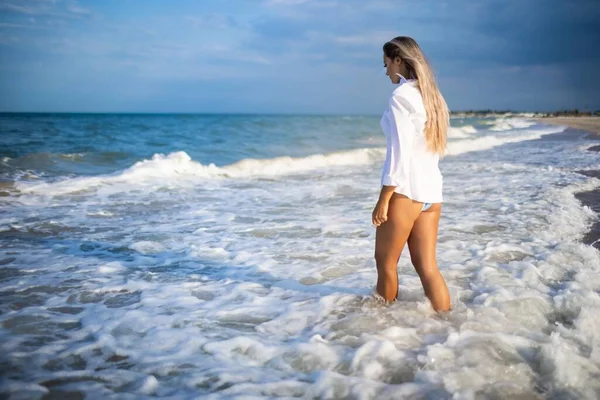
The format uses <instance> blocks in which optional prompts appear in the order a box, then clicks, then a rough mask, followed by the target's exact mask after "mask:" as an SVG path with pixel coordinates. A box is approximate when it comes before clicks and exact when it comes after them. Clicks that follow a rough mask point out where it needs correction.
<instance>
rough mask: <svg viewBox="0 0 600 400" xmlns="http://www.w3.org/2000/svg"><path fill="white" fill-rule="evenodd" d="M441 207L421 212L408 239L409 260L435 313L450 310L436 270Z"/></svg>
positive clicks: (440, 275)
mask: <svg viewBox="0 0 600 400" xmlns="http://www.w3.org/2000/svg"><path fill="white" fill-rule="evenodd" d="M441 209H442V205H441V204H434V205H432V206H431V207H430V208H429V209H428V210H427V211H423V212H422V213H421V215H419V217H418V218H417V219H416V221H415V222H414V224H413V227H412V231H411V233H410V236H409V237H408V249H409V251H410V259H411V261H412V264H413V266H414V267H415V270H416V271H417V273H418V274H419V278H421V283H422V284H423V289H424V290H425V295H426V296H427V298H429V300H430V301H431V305H432V306H433V309H434V310H436V311H447V310H449V309H450V293H448V286H446V281H445V280H444V277H443V276H442V274H441V273H440V271H439V270H438V266H437V260H436V243H437V235H438V226H439V222H440V213H441Z"/></svg>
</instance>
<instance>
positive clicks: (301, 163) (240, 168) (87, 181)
mask: <svg viewBox="0 0 600 400" xmlns="http://www.w3.org/2000/svg"><path fill="white" fill-rule="evenodd" d="M464 128H466V129H463V131H461V132H465V134H466V132H468V131H469V130H470V128H469V127H464ZM473 130H474V128H473ZM562 130H563V128H562V127H547V128H544V129H535V130H530V131H526V132H523V131H521V132H519V134H517V135H500V136H484V137H477V138H472V139H463V140H458V141H453V142H449V144H448V151H447V155H449V156H456V155H460V154H465V153H468V152H472V151H481V150H488V149H491V148H493V147H497V146H501V145H503V144H507V143H516V142H521V141H525V140H534V139H539V138H540V137H542V136H543V135H546V134H550V133H557V132H561V131H562ZM384 157H385V148H362V149H356V150H350V151H342V152H335V153H329V154H316V155H311V156H307V157H298V158H294V157H276V158H271V159H244V160H241V161H238V162H236V163H233V164H229V165H226V166H222V167H218V166H216V165H215V164H208V165H205V164H202V163H200V162H197V161H194V160H192V158H191V157H190V156H189V155H188V154H187V153H186V152H184V151H177V152H174V153H170V154H167V155H164V154H155V155H154V156H153V157H152V158H150V159H147V160H142V161H138V162H136V163H135V164H133V165H132V166H131V167H129V168H127V169H125V170H122V171H120V172H118V173H115V174H110V175H99V176H94V177H79V178H69V179H65V180H63V181H58V182H53V183H45V182H35V183H33V182H18V188H19V190H20V191H21V192H22V193H45V194H50V195H60V194H77V193H80V194H81V193H85V192H88V191H91V190H94V189H96V188H98V187H101V186H106V185H118V184H127V185H142V184H152V185H156V184H162V183H173V182H178V181H190V180H191V181H195V180H197V179H199V178H200V179H219V178H220V179H241V178H261V177H278V176H285V175H293V174H301V173H305V172H310V171H314V170H320V169H325V168H327V167H342V166H358V165H370V164H374V163H380V162H383V158H384Z"/></svg>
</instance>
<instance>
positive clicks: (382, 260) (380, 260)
mask: <svg viewBox="0 0 600 400" xmlns="http://www.w3.org/2000/svg"><path fill="white" fill-rule="evenodd" d="M375 263H376V264H377V269H378V270H381V271H388V270H389V271H396V268H397V266H398V257H396V256H395V255H394V254H390V252H387V251H381V250H376V251H375Z"/></svg>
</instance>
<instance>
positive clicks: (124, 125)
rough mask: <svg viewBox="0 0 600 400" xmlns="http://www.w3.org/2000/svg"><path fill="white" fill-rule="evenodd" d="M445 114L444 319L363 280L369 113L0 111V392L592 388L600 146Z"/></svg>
mask: <svg viewBox="0 0 600 400" xmlns="http://www.w3.org/2000/svg"><path fill="white" fill-rule="evenodd" d="M542 122H543V120H542ZM451 125H452V127H451V128H450V131H449V132H448V137H449V140H448V152H447V155H446V156H445V157H444V158H443V159H442V160H441V161H440V169H441V171H442V174H443V176H444V204H443V208H442V217H441V222H440V232H439V237H438V248H437V256H438V264H439V268H440V270H441V272H442V274H443V275H444V277H445V278H446V280H447V283H448V286H449V290H450V294H451V298H452V310H451V311H449V312H447V313H442V314H437V313H435V312H434V311H433V310H432V308H431V306H430V304H429V302H428V300H427V299H426V298H425V296H424V294H423V290H422V287H421V283H420V281H419V278H418V276H417V274H416V273H415V271H414V269H413V267H412V265H411V263H410V255H409V253H408V250H407V249H405V251H404V252H403V254H402V257H401V258H400V261H399V265H398V274H399V282H400V288H399V300H398V301H397V302H395V303H393V304H391V305H384V304H381V303H379V302H378V301H377V300H376V299H375V298H374V297H373V296H372V291H373V289H374V286H375V282H376V269H375V261H374V258H373V251H374V242H375V228H374V227H373V225H372V224H371V212H372V210H373V208H374V206H375V203H376V201H377V198H378V194H379V189H380V177H381V167H382V165H383V160H384V157H385V140H384V136H383V134H382V132H381V130H380V127H379V116H302V115H187V114H182V115H177V114H171V115H152V114H132V115H128V114H0V376H1V378H0V394H1V395H2V396H4V397H3V398H8V399H13V400H14V399H46V400H47V399H63V400H64V399H84V398H85V399H151V398H167V399H197V398H206V399H274V398H282V399H285V398H288V399H291V398H310V399H509V398H510V399H517V398H518V399H541V398H556V399H558V398H560V399H581V398H583V399H595V398H600V318H598V316H599V315H600V253H599V250H598V249H597V248H595V247H594V246H593V245H591V244H594V242H595V241H596V239H597V237H596V238H594V237H592V239H591V240H590V229H591V228H592V226H593V225H594V224H595V223H597V222H598V215H597V213H596V212H595V211H594V206H593V204H591V203H589V202H588V203H586V202H585V201H584V200H582V199H585V198H586V197H585V194H586V193H588V194H589V193H592V194H593V193H597V192H595V191H597V190H598V189H599V188H600V179H599V178H598V174H597V173H596V172H595V171H597V170H599V169H600V160H599V158H598V153H597V152H594V151H590V149H592V148H594V147H597V145H598V144H599V143H600V142H599V141H598V140H597V138H594V137H591V136H589V135H587V134H586V133H584V132H580V131H574V130H569V129H566V127H564V126H550V125H544V124H543V123H541V122H540V120H537V119H533V118H529V117H528V116H527V115H504V116H484V117H466V116H465V117H453V118H452V120H451ZM582 194H584V195H583V197H581V196H582ZM587 198H590V196H588V197H587ZM591 198H592V199H593V198H595V199H598V196H595V197H594V196H591ZM592 236H593V235H592ZM586 238H587V239H586ZM596 245H597V243H596Z"/></svg>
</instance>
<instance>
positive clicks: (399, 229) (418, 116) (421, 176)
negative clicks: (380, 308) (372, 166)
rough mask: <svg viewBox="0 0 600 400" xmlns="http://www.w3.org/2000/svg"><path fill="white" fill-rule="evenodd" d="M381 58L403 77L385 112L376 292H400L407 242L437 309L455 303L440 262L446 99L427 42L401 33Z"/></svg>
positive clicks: (391, 295) (392, 295) (376, 217)
mask: <svg viewBox="0 0 600 400" xmlns="http://www.w3.org/2000/svg"><path fill="white" fill-rule="evenodd" d="M383 64H384V67H385V68H386V75H387V76H389V78H390V80H391V81H392V83H394V84H397V85H399V86H398V87H397V88H396V89H395V90H394V92H393V94H392V97H391V99H390V102H389V106H388V108H387V110H386V111H385V113H384V114H383V117H382V118H381V127H382V129H383V132H384V133H385V136H386V139H387V154H386V159H385V164H384V167H383V173H382V177H381V185H382V188H381V194H380V195H379V201H378V202H377V206H376V207H375V210H373V224H374V225H375V226H377V234H376V239H375V260H376V263H377V293H378V294H379V295H380V296H381V297H383V298H384V299H385V300H386V301H388V302H389V301H393V300H394V299H396V297H397V295H398V273H397V265H398V260H399V258H400V254H401V253H402V249H403V248H404V245H405V244H406V243H407V242H408V248H409V250H410V258H411V261H412V264H413V265H414V267H415V269H416V271H417V273H418V274H419V277H420V278H421V283H422V284H423V289H424V290H425V295H426V296H427V297H428V298H429V300H430V301H431V305H432V306H433V308H434V309H435V310H436V311H447V310H449V309H450V295H449V293H448V287H447V286H446V282H445V281H444V278H443V277H442V275H441V274H440V271H439V270H438V267H437V262H436V255H435V253H436V248H435V247H436V241H437V233H438V224H439V220H440V212H441V208H442V174H441V173H440V170H439V168H438V161H439V158H440V155H442V154H443V153H444V150H445V147H446V130H447V129H448V124H449V121H448V118H449V117H448V107H447V106H446V102H445V101H444V98H443V97H442V95H441V93H440V91H439V90H438V87H437V85H436V83H435V78H434V76H433V72H432V70H431V68H430V67H429V64H428V63H427V61H426V60H425V57H424V56H423V53H422V52H421V49H420V48H419V46H418V45H417V43H416V42H415V41H414V40H413V39H411V38H410V37H406V36H400V37H397V38H395V39H392V40H391V41H389V42H387V43H386V44H385V45H384V46H383Z"/></svg>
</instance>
